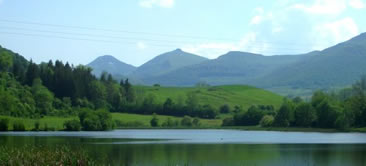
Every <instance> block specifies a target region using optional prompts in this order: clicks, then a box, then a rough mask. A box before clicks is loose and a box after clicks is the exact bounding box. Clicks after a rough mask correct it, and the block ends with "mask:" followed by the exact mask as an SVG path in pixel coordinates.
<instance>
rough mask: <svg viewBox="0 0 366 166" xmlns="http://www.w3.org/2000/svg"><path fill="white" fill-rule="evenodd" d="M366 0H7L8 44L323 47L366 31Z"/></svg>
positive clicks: (30, 47) (0, 3)
mask: <svg viewBox="0 0 366 166" xmlns="http://www.w3.org/2000/svg"><path fill="white" fill-rule="evenodd" d="M365 16H366V0H303V1H300V0H258V1H252V0H123V1H121V0H108V1H101V0H77V1H76V0H52V1H50V0H0V45H1V46H2V47H5V48H8V49H11V50H13V51H14V52H17V53H19V54H21V55H23V56H24V57H26V58H27V59H32V60H33V61H34V62H37V63H40V62H48V61H49V60H50V59H51V60H62V61H63V62H70V63H72V64H74V65H78V64H88V63H89V62H91V61H92V60H94V59H95V58H97V57H98V56H102V55H112V56H114V57H116V58H117V59H119V60H121V61H123V62H125V63H128V64H132V65H134V66H139V65H141V64H143V63H145V62H147V61H148V60H150V59H152V58H154V57H155V56H157V55H159V54H162V53H164V52H168V51H172V50H175V49H177V48H181V49H182V50H184V51H186V52H190V53H194V54H197V55H200V56H204V57H207V58H210V59H214V58H217V57H219V56H220V55H223V54H225V53H227V52H229V51H244V52H252V53H259V54H263V55H267V56H271V55H283V54H301V53H306V52H310V51H313V50H322V49H325V48H327V47H330V46H332V45H335V44H337V43H339V42H343V41H346V40H348V39H350V38H352V37H354V36H356V35H358V34H360V33H363V32H366V19H365V18H364V17H365Z"/></svg>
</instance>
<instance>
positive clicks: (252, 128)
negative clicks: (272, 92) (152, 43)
mask: <svg viewBox="0 0 366 166" xmlns="http://www.w3.org/2000/svg"><path fill="white" fill-rule="evenodd" d="M131 129H135V130H161V129H164V130H210V129H212V130H213V129H216V130H241V131H278V132H317V133H366V128H351V129H345V130H338V129H326V128H294V127H288V128H281V127H259V126H228V127H119V128H115V129H113V130H131ZM113 130H107V131H113ZM58 131H64V132H79V131H65V130H53V131H50V130H48V131H44V130H38V131H35V130H26V131H12V130H8V131H0V134H1V133H7V132H58ZM80 131H85V130H80ZM86 132H88V131H86ZM90 132H98V131H90ZM99 132H105V131H99Z"/></svg>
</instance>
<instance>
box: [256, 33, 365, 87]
mask: <svg viewBox="0 0 366 166" xmlns="http://www.w3.org/2000/svg"><path fill="white" fill-rule="evenodd" d="M363 74H366V33H363V34H361V35H359V36H356V37H354V38H352V39H350V40H348V41H346V42H343V43H340V44H337V45H335V46H333V47H329V48H327V49H325V50H323V51H320V52H316V53H315V54H313V55H312V56H309V58H307V59H304V60H302V61H300V62H296V63H293V64H291V65H289V66H286V67H281V68H278V69H276V70H274V71H272V72H271V73H268V74H266V75H265V76H263V77H261V78H259V79H257V80H253V81H252V82H251V84H254V85H256V86H258V87H264V88H272V87H289V88H303V89H327V88H331V87H344V86H347V85H350V84H352V83H354V82H355V81H356V80H358V79H359V78H360V76H361V75H363Z"/></svg>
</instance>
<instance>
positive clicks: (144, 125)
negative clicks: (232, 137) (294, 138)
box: [0, 113, 366, 133]
mask: <svg viewBox="0 0 366 166" xmlns="http://www.w3.org/2000/svg"><path fill="white" fill-rule="evenodd" d="M157 117H158V118H159V119H160V120H161V121H162V122H163V121H165V120H167V119H168V118H171V119H172V120H173V121H180V120H181V119H182V117H173V116H164V115H158V116H157ZM1 118H8V119H9V120H10V125H9V131H12V122H14V121H22V122H23V123H24V125H25V130H26V131H32V130H34V128H35V123H36V122H39V123H40V129H39V131H63V130H64V122H65V121H68V120H72V119H78V117H76V116H75V117H54V116H45V117H43V118H41V119H30V118H16V117H10V116H0V119H1ZM112 118H113V120H120V121H123V122H125V123H128V124H131V125H134V124H137V125H139V126H124V127H120V126H116V128H115V129H152V130H155V129H229V130H231V129H235V130H246V131H287V132H325V133H344V132H360V133H365V132H366V128H349V129H344V130H338V129H325V128H299V127H287V128H284V127H260V126H221V123H222V120H221V119H200V123H201V125H200V126H198V127H197V126H195V127H185V126H178V127H162V126H159V127H151V126H150V120H151V119H152V115H139V114H128V113H112ZM137 122H138V123H137Z"/></svg>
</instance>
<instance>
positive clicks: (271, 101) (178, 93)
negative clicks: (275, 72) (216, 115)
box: [135, 85, 282, 109]
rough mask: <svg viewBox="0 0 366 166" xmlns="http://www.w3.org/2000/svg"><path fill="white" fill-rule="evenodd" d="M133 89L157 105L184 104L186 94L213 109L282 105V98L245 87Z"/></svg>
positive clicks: (148, 87)
mask: <svg viewBox="0 0 366 166" xmlns="http://www.w3.org/2000/svg"><path fill="white" fill-rule="evenodd" d="M135 89H136V92H137V95H139V96H140V97H141V96H147V95H149V94H152V95H154V96H155V98H156V101H157V102H159V103H163V102H164V101H165V100H166V99H167V98H168V97H169V98H171V99H172V100H173V101H174V102H175V103H179V102H182V103H184V101H185V99H186V96H187V94H188V93H191V92H194V93H195V94H196V95H197V98H198V101H199V103H200V104H202V105H204V104H210V105H211V106H213V107H215V108H219V107H220V106H222V105H224V104H228V105H229V106H231V107H234V106H236V105H238V106H242V107H243V108H244V109H247V108H249V107H250V106H251V105H273V106H275V107H276V108H278V107H279V105H280V104H281V103H282V97H281V96H279V95H277V94H275V93H272V92H269V91H266V90H263V89H258V88H255V87H251V86H245V85H227V86H213V87H151V86H136V87H135Z"/></svg>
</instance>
